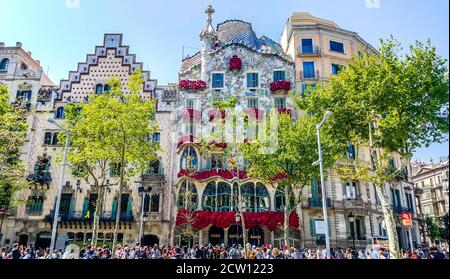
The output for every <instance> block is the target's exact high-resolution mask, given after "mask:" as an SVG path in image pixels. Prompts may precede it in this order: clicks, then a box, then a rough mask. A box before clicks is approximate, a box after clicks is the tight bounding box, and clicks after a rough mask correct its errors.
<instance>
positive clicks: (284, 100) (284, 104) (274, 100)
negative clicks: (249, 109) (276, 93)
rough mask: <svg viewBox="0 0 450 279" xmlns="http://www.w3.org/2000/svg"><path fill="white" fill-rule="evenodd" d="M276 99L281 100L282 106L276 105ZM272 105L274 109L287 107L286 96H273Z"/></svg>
mask: <svg viewBox="0 0 450 279" xmlns="http://www.w3.org/2000/svg"><path fill="white" fill-rule="evenodd" d="M277 100H283V107H278V106H277ZM273 107H274V108H276V109H285V108H287V103H286V97H274V98H273Z"/></svg>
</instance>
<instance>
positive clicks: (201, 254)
mask: <svg viewBox="0 0 450 279" xmlns="http://www.w3.org/2000/svg"><path fill="white" fill-rule="evenodd" d="M112 253H113V251H112V250H111V249H110V248H109V247H107V246H103V247H94V246H92V245H87V244H85V245H83V247H81V248H78V246H76V245H70V246H68V247H67V248H66V251H63V250H62V249H59V250H54V251H52V252H50V249H48V248H47V249H41V248H37V249H35V248H34V247H32V246H24V245H19V244H18V243H15V244H14V245H13V246H12V247H1V248H0V260H1V259H14V260H18V259H111V258H115V259H245V258H246V259H327V258H328V256H327V253H326V250H325V249H323V248H321V247H319V248H317V249H297V248H293V247H291V248H289V247H284V248H277V247H271V246H270V245H267V246H264V247H256V246H251V245H249V244H247V246H246V248H245V249H244V247H242V246H241V245H232V246H231V247H227V246H225V245H216V246H213V245H204V246H203V245H200V246H199V245H194V246H193V247H187V246H184V247H178V246H174V247H171V246H165V245H163V246H158V245H156V244H155V245H154V246H153V247H148V246H139V245H136V246H128V245H124V246H122V245H117V247H116V249H115V251H114V257H112V256H113V255H112ZM401 254H402V258H404V259H449V253H448V248H446V247H441V248H437V247H431V248H430V249H426V250H425V249H417V250H415V251H414V252H411V251H405V250H402V251H401ZM330 257H331V259H389V251H388V249H386V248H370V247H368V248H366V249H352V248H347V249H342V248H337V249H331V251H330Z"/></svg>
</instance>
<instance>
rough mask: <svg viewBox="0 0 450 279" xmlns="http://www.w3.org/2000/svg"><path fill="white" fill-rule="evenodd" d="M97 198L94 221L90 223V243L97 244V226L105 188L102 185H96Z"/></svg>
mask: <svg viewBox="0 0 450 279" xmlns="http://www.w3.org/2000/svg"><path fill="white" fill-rule="evenodd" d="M98 189H99V190H98V198H97V201H96V205H95V213H94V222H93V225H92V240H91V245H92V246H96V245H97V238H98V226H99V223H100V217H101V214H102V211H103V201H104V200H105V188H104V187H103V186H100V187H98Z"/></svg>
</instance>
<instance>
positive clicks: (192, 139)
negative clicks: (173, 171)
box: [177, 136, 197, 148]
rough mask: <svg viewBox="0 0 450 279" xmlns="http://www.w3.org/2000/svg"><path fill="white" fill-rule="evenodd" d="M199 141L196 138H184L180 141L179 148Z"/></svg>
mask: <svg viewBox="0 0 450 279" xmlns="http://www.w3.org/2000/svg"><path fill="white" fill-rule="evenodd" d="M196 140H197V139H196V137H194V136H184V137H181V138H180V140H179V141H178V145H177V148H180V147H181V146H182V145H183V144H185V143H186V142H192V143H193V142H195V141H196Z"/></svg>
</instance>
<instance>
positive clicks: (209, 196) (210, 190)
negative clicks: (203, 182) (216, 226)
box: [203, 182, 217, 211]
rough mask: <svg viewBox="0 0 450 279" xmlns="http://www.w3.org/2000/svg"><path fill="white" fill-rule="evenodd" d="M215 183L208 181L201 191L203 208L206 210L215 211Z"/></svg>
mask: <svg viewBox="0 0 450 279" xmlns="http://www.w3.org/2000/svg"><path fill="white" fill-rule="evenodd" d="M216 194H217V189H216V183H215V182H210V183H208V185H207V186H206V188H205V190H204V191H203V209H204V210H207V211H216V199H217V197H216Z"/></svg>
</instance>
